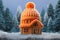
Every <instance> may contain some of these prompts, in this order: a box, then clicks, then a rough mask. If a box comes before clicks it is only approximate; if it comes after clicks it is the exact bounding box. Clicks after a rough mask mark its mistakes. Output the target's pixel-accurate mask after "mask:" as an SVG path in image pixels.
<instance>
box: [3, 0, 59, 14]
mask: <svg viewBox="0 0 60 40" xmlns="http://www.w3.org/2000/svg"><path fill="white" fill-rule="evenodd" d="M29 1H32V2H34V3H35V4H36V9H37V10H39V12H40V13H41V10H42V8H44V9H45V10H47V8H48V5H49V4H50V3H51V4H52V5H53V7H54V8H55V6H56V4H57V1H58V0H3V5H4V7H5V8H6V7H8V8H9V9H10V11H11V12H12V13H13V14H16V10H17V7H18V6H21V8H22V9H24V8H25V4H26V3H27V2H29Z"/></svg>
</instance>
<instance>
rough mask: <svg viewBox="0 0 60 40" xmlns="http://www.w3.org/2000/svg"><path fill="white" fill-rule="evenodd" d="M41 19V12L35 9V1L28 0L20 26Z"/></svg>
mask: <svg viewBox="0 0 60 40" xmlns="http://www.w3.org/2000/svg"><path fill="white" fill-rule="evenodd" d="M35 19H37V20H41V18H40V14H39V12H38V11H37V10H36V9H35V4H34V3H33V2H28V3H27V4H26V8H25V9H24V11H23V12H22V14H21V19H20V27H22V26H25V25H26V26H28V25H30V24H32V21H33V20H35Z"/></svg>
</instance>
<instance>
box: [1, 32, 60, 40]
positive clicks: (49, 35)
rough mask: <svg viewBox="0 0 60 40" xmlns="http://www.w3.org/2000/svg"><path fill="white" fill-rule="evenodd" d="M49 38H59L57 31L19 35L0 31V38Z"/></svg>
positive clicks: (32, 39)
mask: <svg viewBox="0 0 60 40" xmlns="http://www.w3.org/2000/svg"><path fill="white" fill-rule="evenodd" d="M48 39H49V40H50V39H57V40H58V39H60V34H59V33H45V32H43V33H42V35H32V34H30V35H21V33H20V32H18V33H7V32H3V31H0V40H48Z"/></svg>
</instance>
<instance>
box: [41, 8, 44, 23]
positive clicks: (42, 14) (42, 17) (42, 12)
mask: <svg viewBox="0 0 60 40" xmlns="http://www.w3.org/2000/svg"><path fill="white" fill-rule="evenodd" d="M44 14H45V10H44V8H43V9H42V11H41V19H42V22H43V21H44Z"/></svg>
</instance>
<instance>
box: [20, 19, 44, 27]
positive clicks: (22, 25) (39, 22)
mask: <svg viewBox="0 0 60 40" xmlns="http://www.w3.org/2000/svg"><path fill="white" fill-rule="evenodd" d="M34 23H37V24H38V25H37V26H38V27H43V24H42V23H41V21H39V20H37V19H35V20H33V21H32V22H31V23H29V24H20V25H19V27H31V26H33V25H34Z"/></svg>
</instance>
